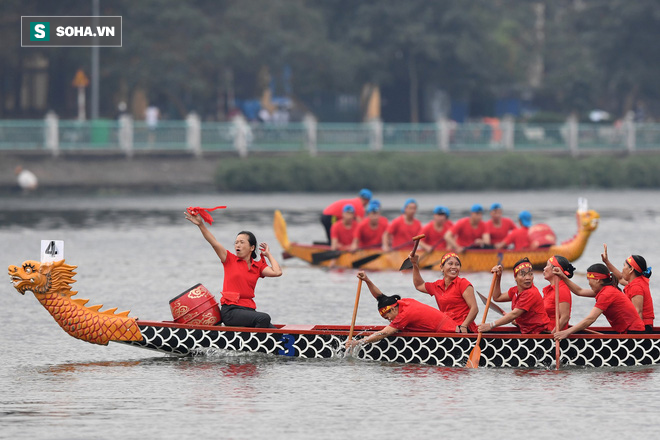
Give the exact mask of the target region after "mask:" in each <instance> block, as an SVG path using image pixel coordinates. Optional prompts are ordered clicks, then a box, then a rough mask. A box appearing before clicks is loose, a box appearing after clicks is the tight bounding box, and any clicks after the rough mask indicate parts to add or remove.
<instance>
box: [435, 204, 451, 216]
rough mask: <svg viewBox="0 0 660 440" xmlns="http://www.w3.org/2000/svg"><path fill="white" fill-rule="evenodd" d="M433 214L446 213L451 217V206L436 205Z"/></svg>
mask: <svg viewBox="0 0 660 440" xmlns="http://www.w3.org/2000/svg"><path fill="white" fill-rule="evenodd" d="M433 214H444V215H446V216H447V218H449V208H447V207H446V206H440V205H438V206H436V207H435V209H434V210H433Z"/></svg>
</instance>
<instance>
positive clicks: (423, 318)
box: [346, 271, 460, 348]
mask: <svg viewBox="0 0 660 440" xmlns="http://www.w3.org/2000/svg"><path fill="white" fill-rule="evenodd" d="M357 277H358V278H359V279H361V280H362V281H364V282H365V283H366V284H367V287H369V291H370V292H371V294H372V295H373V297H374V298H375V299H376V300H377V301H378V312H379V313H380V316H382V317H383V318H385V319H387V320H388V321H390V324H389V325H388V326H386V327H385V328H383V329H382V330H380V331H378V332H376V333H374V334H372V335H370V336H368V337H366V338H362V339H352V340H350V341H347V342H346V348H350V347H354V346H356V345H361V344H362V345H363V344H369V343H372V342H377V341H380V340H381V339H384V338H386V337H388V336H391V335H393V334H395V333H396V332H399V331H410V332H433V333H460V328H459V326H458V324H456V321H454V320H453V319H451V318H450V317H449V316H447V315H446V314H445V313H443V312H441V311H440V310H438V309H436V308H433V307H431V306H429V305H426V304H424V303H421V302H419V301H417V300H414V299H412V298H401V297H400V296H399V295H392V296H388V295H385V294H383V292H381V290H380V289H379V288H378V287H377V286H376V285H375V284H374V283H373V282H372V281H371V280H370V279H369V277H368V276H367V274H366V273H365V272H364V271H360V272H358V274H357Z"/></svg>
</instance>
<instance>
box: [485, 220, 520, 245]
mask: <svg viewBox="0 0 660 440" xmlns="http://www.w3.org/2000/svg"><path fill="white" fill-rule="evenodd" d="M514 230H516V224H515V223H514V222H513V220H511V219H510V218H508V217H502V218H501V219H500V226H495V225H494V224H493V221H492V220H488V221H487V222H486V231H487V232H488V233H489V234H490V242H491V244H495V243H499V242H500V241H502V240H504V239H505V238H506V236H507V234H508V233H509V232H511V231H514Z"/></svg>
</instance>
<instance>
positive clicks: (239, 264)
mask: <svg viewBox="0 0 660 440" xmlns="http://www.w3.org/2000/svg"><path fill="white" fill-rule="evenodd" d="M222 265H223V266H224V268H225V279H224V281H223V283H222V299H220V304H223V305H224V304H227V305H237V306H242V307H249V308H251V309H256V308H257V305H256V304H255V303H254V300H253V299H252V298H254V288H255V286H256V285H257V280H258V279H259V278H263V277H264V276H263V275H262V272H263V270H264V269H265V268H267V267H268V264H267V263H266V261H264V259H263V258H261V259H260V260H258V261H255V260H252V264H251V265H250V270H248V268H247V262H246V261H245V260H243V259H242V258H238V257H237V256H236V255H234V254H232V253H231V252H229V251H227V258H225V261H224V263H222Z"/></svg>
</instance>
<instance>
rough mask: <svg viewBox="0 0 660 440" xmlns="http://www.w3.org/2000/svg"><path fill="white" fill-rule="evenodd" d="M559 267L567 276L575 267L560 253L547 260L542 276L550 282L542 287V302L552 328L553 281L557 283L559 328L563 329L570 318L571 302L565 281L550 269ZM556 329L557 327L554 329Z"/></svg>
mask: <svg viewBox="0 0 660 440" xmlns="http://www.w3.org/2000/svg"><path fill="white" fill-rule="evenodd" d="M554 267H557V268H559V270H561V271H562V272H563V273H564V275H566V277H567V278H572V277H573V273H574V272H575V267H573V265H572V264H571V263H570V261H568V260H567V259H566V258H564V257H562V256H561V255H554V256H553V257H551V258H550V259H549V260H548V263H547V264H546V265H545V268H543V278H545V279H546V280H547V281H548V282H549V283H550V284H548V285H547V286H545V287H544V288H543V304H544V305H545V311H546V313H547V314H548V318H550V324H552V326H553V328H554V325H555V322H556V321H555V314H556V305H555V281H556V282H558V283H559V329H561V330H564V329H567V328H568V321H569V320H570V319H571V306H572V304H573V301H572V296H571V289H569V288H568V286H567V285H566V283H565V282H564V281H562V279H561V278H559V277H558V276H557V275H555V274H554V272H553V271H552V269H553V268H554ZM555 330H557V329H555Z"/></svg>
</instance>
